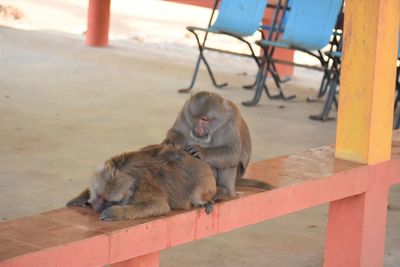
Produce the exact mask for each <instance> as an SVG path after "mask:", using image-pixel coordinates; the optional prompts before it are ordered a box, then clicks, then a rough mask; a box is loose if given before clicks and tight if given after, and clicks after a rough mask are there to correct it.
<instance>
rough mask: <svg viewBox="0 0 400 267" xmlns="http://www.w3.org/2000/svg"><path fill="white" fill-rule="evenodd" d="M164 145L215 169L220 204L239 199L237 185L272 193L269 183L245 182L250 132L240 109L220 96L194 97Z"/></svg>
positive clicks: (205, 95)
mask: <svg viewBox="0 0 400 267" xmlns="http://www.w3.org/2000/svg"><path fill="white" fill-rule="evenodd" d="M163 144H165V145H170V146H175V147H181V148H183V149H185V150H186V151H187V152H189V153H190V154H191V155H193V156H195V157H197V158H199V159H201V160H203V161H205V162H206V163H208V164H209V165H210V166H211V168H212V171H213V173H214V176H215V179H216V181H217V187H218V190H217V195H216V196H215V199H216V200H223V199H230V198H232V197H235V196H236V190H235V185H244V186H253V187H258V188H262V189H271V186H270V185H269V184H267V183H264V182H261V181H256V180H251V179H242V177H243V174H244V173H245V171H246V168H247V165H248V164H249V161H250V155H251V138H250V132H249V129H248V127H247V125H246V123H245V121H244V119H243V118H242V116H241V115H240V112H239V109H238V108H237V106H236V105H235V104H234V103H233V102H232V101H229V100H227V99H225V98H223V97H221V96H220V95H219V94H216V93H211V92H205V91H202V92H198V93H196V94H194V95H192V96H191V97H190V99H189V100H187V101H186V102H185V104H184V106H183V108H182V110H181V111H180V113H179V114H178V117H177V119H176V121H175V123H174V124H173V126H172V128H171V129H170V130H169V131H168V133H167V137H166V138H165V140H164V141H163Z"/></svg>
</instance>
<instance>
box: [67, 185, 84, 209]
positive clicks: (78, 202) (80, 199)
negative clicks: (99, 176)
mask: <svg viewBox="0 0 400 267" xmlns="http://www.w3.org/2000/svg"><path fill="white" fill-rule="evenodd" d="M89 197H90V192H89V189H85V190H84V191H83V192H82V193H80V194H79V195H78V196H77V197H75V198H73V199H71V200H70V201H68V203H67V207H70V206H81V207H87V206H89V205H90V204H89V202H88V201H89Z"/></svg>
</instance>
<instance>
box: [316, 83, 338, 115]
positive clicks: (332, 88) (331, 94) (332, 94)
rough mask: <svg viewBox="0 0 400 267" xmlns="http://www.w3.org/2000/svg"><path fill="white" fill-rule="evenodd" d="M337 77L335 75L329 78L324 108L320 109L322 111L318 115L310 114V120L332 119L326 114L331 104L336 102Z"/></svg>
mask: <svg viewBox="0 0 400 267" xmlns="http://www.w3.org/2000/svg"><path fill="white" fill-rule="evenodd" d="M338 79H339V77H338V76H335V77H333V78H332V79H331V82H330V85H329V91H328V95H327V97H326V100H325V104H324V108H323V109H322V113H321V114H319V115H311V116H310V119H311V120H319V121H327V120H329V119H332V118H329V117H328V115H329V112H330V111H331V109H332V104H333V103H337V99H336V89H337V85H338V81H339V80H338Z"/></svg>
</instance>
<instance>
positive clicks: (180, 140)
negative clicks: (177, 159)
mask: <svg viewBox="0 0 400 267" xmlns="http://www.w3.org/2000/svg"><path fill="white" fill-rule="evenodd" d="M162 144H163V145H170V146H173V147H184V145H185V144H186V138H185V137H184V135H183V134H182V133H181V132H178V131H176V130H174V129H169V131H168V133H167V137H166V138H165V139H164V141H163V142H162Z"/></svg>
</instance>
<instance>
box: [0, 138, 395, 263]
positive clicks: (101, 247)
mask: <svg viewBox="0 0 400 267" xmlns="http://www.w3.org/2000/svg"><path fill="white" fill-rule="evenodd" d="M392 151H393V156H392V160H389V161H386V162H383V163H379V164H376V165H369V166H367V165H362V164H357V163H353V162H348V161H343V160H337V159H334V156H333V148H332V147H331V146H326V147H321V148H317V149H311V150H307V151H305V152H303V153H299V154H294V155H290V156H285V157H280V158H276V159H272V160H266V161H261V162H258V163H255V164H253V165H251V167H250V168H249V170H248V172H247V175H246V176H247V177H251V178H254V179H259V180H264V181H268V182H270V183H272V184H273V185H274V186H276V187H277V188H276V189H274V190H272V191H269V192H262V191H260V190H256V189H251V188H239V191H240V198H238V199H234V200H231V201H227V202H223V203H219V204H217V205H216V207H215V210H214V212H213V213H212V214H211V215H207V214H205V213H204V211H203V210H199V209H197V210H191V211H174V212H172V213H171V214H170V215H168V216H163V217H157V218H152V219H142V220H135V221H121V222H103V221H100V220H98V214H96V213H94V212H93V211H91V210H90V209H85V208H61V209H57V210H53V211H49V212H46V213H42V214H39V215H34V216H30V217H25V218H21V219H17V220H13V221H6V222H3V223H0V244H1V245H0V266H1V267H4V266H24V267H27V266H41V267H46V266H101V265H105V264H110V263H111V264H115V266H128V265H129V266H134V264H135V263H142V264H146V265H143V266H158V264H159V251H160V250H163V249H166V248H169V247H173V246H176V245H179V244H184V243H188V242H190V241H193V240H197V239H201V238H204V237H208V236H213V235H217V234H219V233H224V232H228V231H231V230H234V229H238V228H240V227H244V226H247V225H251V224H255V223H258V222H262V221H265V220H269V219H272V218H276V217H279V216H282V215H286V214H289V213H293V212H296V211H300V210H303V209H307V208H310V207H313V206H317V205H320V204H323V203H329V202H333V201H336V200H340V199H345V198H349V197H351V196H356V195H359V194H362V193H364V192H366V190H367V188H368V187H369V186H370V185H371V184H372V183H376V182H377V181H378V182H379V183H382V184H384V186H385V187H390V186H391V185H393V184H397V183H400V132H397V133H396V134H395V135H394V138H393V150H392ZM131 259H133V260H131ZM116 263H118V264H116ZM141 266H142V265H141ZM349 266H350V265H349Z"/></svg>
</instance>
